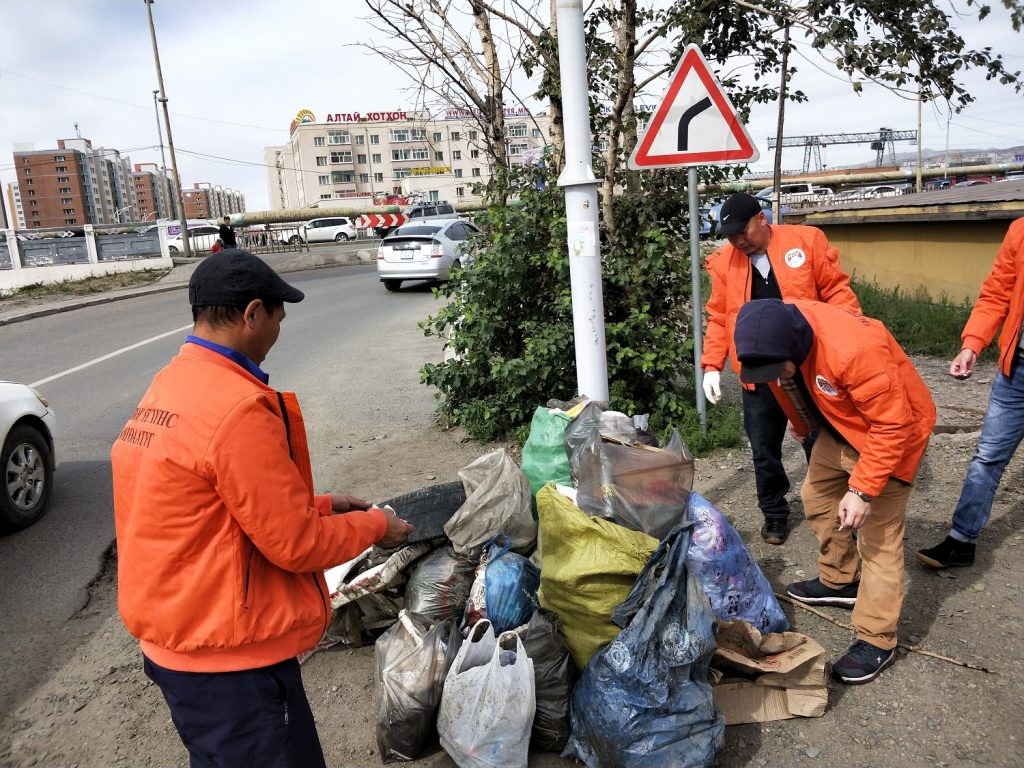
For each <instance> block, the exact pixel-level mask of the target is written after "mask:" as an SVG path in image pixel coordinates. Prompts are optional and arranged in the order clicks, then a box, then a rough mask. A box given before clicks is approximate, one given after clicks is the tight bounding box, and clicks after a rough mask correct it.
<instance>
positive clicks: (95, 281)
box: [0, 269, 170, 303]
mask: <svg viewBox="0 0 1024 768" xmlns="http://www.w3.org/2000/svg"><path fill="white" fill-rule="evenodd" d="M168 272H170V270H169V269H145V270H141V271H139V272H119V273H117V274H113V275H99V276H97V277H86V278H83V279H81V280H61V281H60V282H59V283H45V284H44V283H35V284H33V285H26V286H23V287H22V288H18V289H16V290H13V291H11V292H10V293H6V294H3V295H0V303H2V302H4V301H17V300H25V299H60V298H66V297H73V296H88V295H91V294H95V293H104V292H106V291H114V290H117V289H119V288H133V287H136V286H140V285H149V284H151V283H155V282H156V281H157V280H159V279H160V278H161V277H163V276H164V275H166V274H167V273H168Z"/></svg>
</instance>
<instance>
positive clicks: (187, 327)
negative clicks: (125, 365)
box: [29, 323, 192, 387]
mask: <svg viewBox="0 0 1024 768" xmlns="http://www.w3.org/2000/svg"><path fill="white" fill-rule="evenodd" d="M191 329H192V323H189V324H188V325H183V326H181V328H175V329H174V330H173V331H168V332H167V333H161V334H160V335H159V336H152V337H150V338H148V339H144V340H142V341H140V342H137V343H135V344H130V345H128V346H127V347H121V349H115V350H114V351H113V352H111V353H109V354H106V355H103V357H97V358H95V359H93V360H89V361H88V362H85V363H82V364H81V365H76V366H75V367H74V368H68V369H67V370H66V371H61V372H60V373H55V374H53V376H47V377H46V378H45V379H40V380H39V381H33V382H32V383H31V384H29V386H30V387H41V386H42V385H43V384H49V383H50V382H51V381H54V380H55V379H59V378H62V377H64V376H67V375H68V374H72V373H78V371H82V370H85V369H86V368H91V367H92V366H94V365H96V364H97V363H102V362H104V361H105V360H109V359H110V358H112V357H117V356H118V355H123V354H124V353H125V352H131V351H132V350H133V349H138V348H139V347H144V346H146V345H147V344H151V343H152V342H154V341H160V339H166V338H167V337H168V336H173V335H174V334H176V333H181V332H182V331H188V330H191Z"/></svg>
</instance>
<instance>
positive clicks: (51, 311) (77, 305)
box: [0, 254, 373, 326]
mask: <svg viewBox="0 0 1024 768" xmlns="http://www.w3.org/2000/svg"><path fill="white" fill-rule="evenodd" d="M321 258H323V257H321ZM370 263H373V262H372V261H370V260H367V261H363V260H362V259H360V258H358V256H357V255H355V254H353V255H352V257H351V258H342V259H339V258H338V257H336V256H333V257H329V259H324V261H323V263H310V262H308V261H307V262H306V263H299V264H296V263H292V264H285V265H280V266H275V265H273V264H271V265H270V266H271V267H273V268H274V271H275V272H277V273H278V274H282V275H283V274H287V273H290V272H305V271H307V270H312V269H326V268H329V267H346V266H359V265H361V264H362V265H365V264H370ZM198 264H199V261H198V260H195V259H192V260H191V261H190V260H186V259H182V260H181V263H180V264H179V263H175V267H174V270H173V271H172V272H171V274H174V271H178V270H180V273H179V275H180V276H176V277H175V279H177V280H180V282H174V283H172V284H167V285H160V284H156V285H150V286H144V287H141V288H132V289H128V290H126V291H124V292H123V293H116V292H111V293H101V294H97V295H95V296H88V297H83V298H81V299H68V300H65V301H64V302H60V303H55V304H48V305H40V306H37V307H32V308H30V309H26V310H25V311H23V312H12V313H11V314H9V315H3V314H0V326H4V325H12V324H14V323H21V322H24V321H26V320H34V319H36V318H39V317H46V316H48V315H56V314H60V313H62V312H71V311H72V310H75V309H85V308H86V307H94V306H96V305H97V304H107V303H109V302H112V301H122V300H124V299H134V298H138V297H139V296H148V295H150V294H154V293H166V292H167V291H175V290H178V289H179V288H187V287H188V279H187V277H186V274H185V273H186V272H187V274H188V276H191V274H192V270H193V269H194V268H195V266H197V265H198ZM189 267H191V269H189ZM167 277H168V276H165V277H164V280H166V279H167Z"/></svg>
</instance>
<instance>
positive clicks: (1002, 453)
mask: <svg viewBox="0 0 1024 768" xmlns="http://www.w3.org/2000/svg"><path fill="white" fill-rule="evenodd" d="M1022 323H1024V218H1020V219H1017V220H1016V221H1014V222H1013V223H1012V224H1010V229H1009V231H1008V232H1007V233H1006V237H1005V238H1004V239H1003V244H1002V247H1001V248H1000V249H999V252H998V253H997V254H996V260H995V263H994V264H993V265H992V271H991V272H989V274H988V277H986V278H985V281H984V282H983V283H982V284H981V291H980V293H979V294H978V301H977V303H976V304H975V305H974V309H973V310H972V311H971V316H970V317H969V318H968V319H967V324H966V325H965V326H964V330H963V333H962V334H960V338H961V339H962V340H963V349H961V350H960V353H959V354H958V355H957V356H956V357H954V358H953V360H952V362H950V364H949V375H950V376H952V377H953V378H955V379H962V380H966V379H969V378H970V377H971V374H972V373H974V364H975V363H976V362H977V361H978V355H980V354H981V352H982V350H983V349H985V347H987V346H988V345H989V344H990V343H992V339H993V338H994V337H995V335H996V330H998V329H999V327H1000V326H1002V329H1003V330H1002V332H1001V333H1000V334H999V370H998V371H996V377H995V379H994V380H993V382H992V390H991V392H990V393H989V398H988V410H987V411H986V412H985V420H984V421H983V422H982V425H981V437H979V438H978V446H977V448H976V449H975V452H974V458H972V459H971V464H970V466H969V467H968V468H967V476H966V477H965V478H964V484H963V488H962V490H961V491H960V500H959V501H958V502H957V505H956V509H954V510H953V522H952V527H951V528H950V531H949V535H947V536H946V538H945V539H943V540H942V541H941V542H939V543H938V544H936V545H935V546H934V547H930V548H928V549H922V550H919V551H918V553H917V559H918V560H920V561H921V562H922V563H924V564H925V565H930V566H931V567H932V568H949V567H951V566H967V565H973V564H974V552H975V549H976V547H977V542H978V537H979V536H981V532H982V530H983V529H984V528H985V525H986V523H988V519H989V517H990V516H991V514H992V500H993V499H994V498H995V495H996V489H997V488H998V487H999V481H1000V480H1001V479H1002V477H1003V471H1004V470H1005V469H1006V465H1007V464H1008V463H1009V462H1010V459H1012V458H1013V454H1014V453H1016V451H1017V448H1018V446H1019V445H1020V442H1021V439H1022V438H1024V366H1022V365H1021V364H1020V362H1021V354H1022V348H1024V333H1022V328H1021V325H1022Z"/></svg>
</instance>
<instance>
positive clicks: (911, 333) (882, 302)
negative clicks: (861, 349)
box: [851, 277, 998, 360]
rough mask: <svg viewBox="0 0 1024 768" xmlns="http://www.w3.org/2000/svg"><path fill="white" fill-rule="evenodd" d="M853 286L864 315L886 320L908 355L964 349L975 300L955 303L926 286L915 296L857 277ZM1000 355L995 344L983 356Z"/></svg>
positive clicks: (938, 354)
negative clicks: (962, 339)
mask: <svg viewBox="0 0 1024 768" xmlns="http://www.w3.org/2000/svg"><path fill="white" fill-rule="evenodd" d="M851 285H852V287H853V291H854V293H856V294H857V298H858V299H860V306H861V309H863V311H864V314H865V315H867V316H868V317H874V318H876V319H878V320H881V321H882V322H883V323H885V327H886V328H888V329H889V331H890V332H891V333H892V335H893V336H895V337H896V340H897V341H898V342H899V343H900V345H901V346H902V347H903V349H905V350H906V351H907V353H908V354H913V355H930V356H932V357H941V358H947V359H952V358H953V356H954V355H956V353H957V352H959V351H960V348H961V344H960V333H961V331H963V328H964V325H965V324H966V323H967V318H968V317H969V316H970V314H971V309H972V306H973V305H972V304H971V302H969V301H963V302H960V303H954V302H952V301H950V300H949V299H948V298H947V297H945V296H942V297H940V298H939V299H937V300H936V299H933V298H932V297H931V296H929V295H928V293H927V292H926V291H925V290H923V289H921V290H918V291H916V292H915V293H914V294H913V295H911V294H909V293H907V292H906V291H904V290H902V289H901V288H899V287H896V288H892V289H889V288H882V287H880V286H879V285H878V284H877V283H865V282H861V281H860V280H857V279H856V277H854V279H853V280H852V281H851ZM996 357H998V351H997V350H996V347H995V346H994V345H993V346H990V347H989V348H988V349H987V350H985V352H984V354H983V355H982V359H985V360H994V359H995V358H996Z"/></svg>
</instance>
